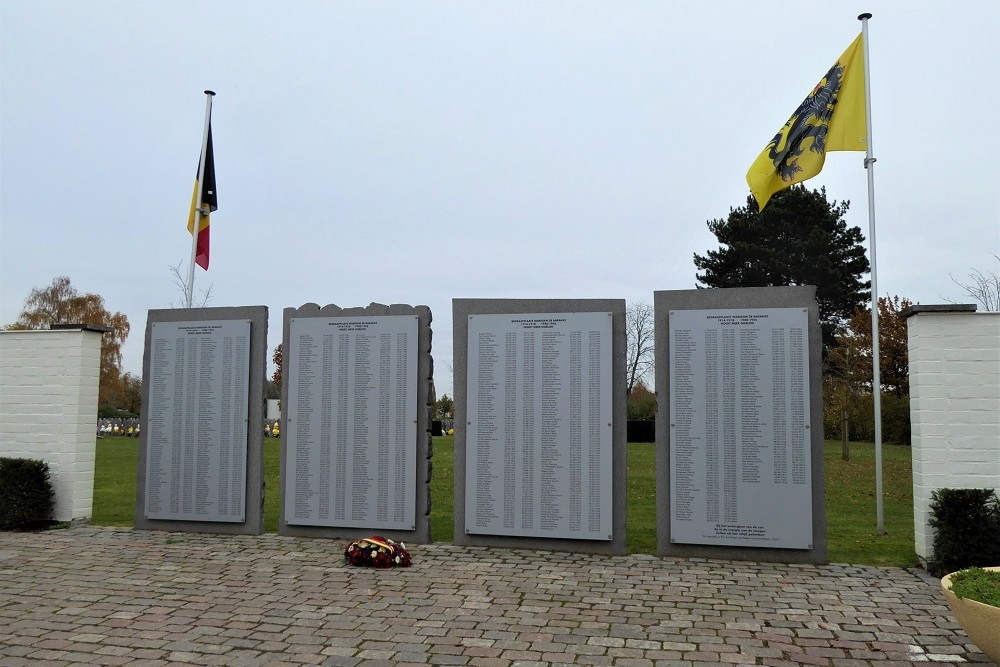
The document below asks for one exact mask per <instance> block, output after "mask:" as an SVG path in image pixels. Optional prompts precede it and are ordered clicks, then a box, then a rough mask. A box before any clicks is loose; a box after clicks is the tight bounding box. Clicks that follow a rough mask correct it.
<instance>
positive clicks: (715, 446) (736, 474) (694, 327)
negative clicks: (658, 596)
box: [654, 287, 826, 563]
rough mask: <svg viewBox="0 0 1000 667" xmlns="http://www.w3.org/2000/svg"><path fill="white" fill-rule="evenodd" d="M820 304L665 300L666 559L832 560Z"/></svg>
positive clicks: (660, 364)
mask: <svg viewBox="0 0 1000 667" xmlns="http://www.w3.org/2000/svg"><path fill="white" fill-rule="evenodd" d="M815 294H816V292H815V288H814V287H766V288H741V289H707V290H683V291H663V292H656V293H655V294H654V312H655V316H654V317H655V336H656V392H657V403H658V410H657V415H656V434H657V442H656V453H657V457H656V458H657V551H658V553H659V554H660V555H663V556H681V557H692V556H694V557H708V558H727V559H740V560H759V561H776V562H789V563H799V562H802V563H821V562H825V561H826V514H825V506H824V497H823V489H824V485H823V396H822V336H821V332H820V328H819V307H818V305H817V303H816V298H815Z"/></svg>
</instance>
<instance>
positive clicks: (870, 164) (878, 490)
mask: <svg viewBox="0 0 1000 667" xmlns="http://www.w3.org/2000/svg"><path fill="white" fill-rule="evenodd" d="M871 17H872V15H871V14H868V13H865V14H861V15H859V16H858V20H859V21H861V41H862V43H863V44H864V47H865V118H866V122H867V124H868V126H867V141H866V142H865V143H866V144H867V149H866V153H865V170H866V171H867V172H868V243H869V247H870V248H871V251H870V254H871V264H872V399H873V400H874V402H875V515H876V517H877V524H878V534H879V535H884V534H885V521H884V520H883V506H882V377H881V373H880V372H879V370H880V369H879V350H878V342H879V341H878V339H879V331H878V278H877V273H876V270H875V173H874V171H875V158H873V157H872V87H871V76H870V75H869V72H870V70H869V67H868V19H870V18H871Z"/></svg>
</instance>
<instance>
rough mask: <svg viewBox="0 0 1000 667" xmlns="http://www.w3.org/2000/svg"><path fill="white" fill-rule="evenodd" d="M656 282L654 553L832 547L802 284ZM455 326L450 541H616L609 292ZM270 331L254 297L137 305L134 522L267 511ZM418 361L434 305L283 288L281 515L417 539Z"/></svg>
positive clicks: (460, 306)
mask: <svg viewBox="0 0 1000 667" xmlns="http://www.w3.org/2000/svg"><path fill="white" fill-rule="evenodd" d="M654 297H655V301H654V307H655V337H656V389H657V396H658V405H659V410H658V412H657V429H656V432H657V434H658V436H657V437H658V441H657V443H656V455H657V470H656V473H657V474H656V478H657V519H656V527H657V535H658V541H657V551H658V553H660V554H661V555H686V556H692V555H695V556H705V557H723V558H744V559H755V560H775V561H782V562H822V561H824V560H825V558H826V544H825V513H824V507H823V481H822V480H823V476H822V434H821V429H819V428H818V425H819V424H821V423H822V422H821V415H822V395H821V382H820V366H819V364H820V333H819V325H818V307H817V305H816V300H815V290H814V288H811V287H798V288H752V289H735V290H685V291H671V292H656V293H655V295H654ZM453 331H454V341H453V344H454V360H455V366H454V373H455V374H454V387H455V513H454V515H455V537H454V541H455V543H456V544H460V545H483V546H500V547H511V548H514V547H521V548H537V549H557V550H576V551H586V552H592V553H607V554H623V553H625V550H626V544H625V523H626V521H625V520H626V478H627V476H626V472H627V444H626V407H625V405H626V396H625V354H626V349H625V348H626V341H625V302H624V300H617V299H570V300H555V299H520V300H518V299H455V300H454V301H453ZM266 340H267V309H266V308H265V307H263V306H254V307H243V308H204V309H193V310H151V311H149V318H148V321H147V326H146V347H145V355H144V360H143V393H142V403H143V405H142V407H143V409H142V415H143V417H142V419H143V424H142V428H141V429H140V453H139V464H138V475H137V479H138V484H137V491H136V513H135V526H136V527H137V528H142V529H162V530H187V531H203V532H218V533H234V534H236V533H240V534H259V533H261V532H263V498H264V475H263V454H262V452H263V435H262V433H261V429H259V428H256V426H254V427H253V428H251V427H250V425H257V424H259V423H261V421H262V419H263V415H262V406H263V396H262V392H263V385H264V372H265V359H266V352H267V350H266ZM432 382H433V361H432V358H431V313H430V310H429V309H428V308H427V307H425V306H416V307H412V306H406V305H392V306H383V305H380V304H372V305H370V306H368V307H366V308H349V309H342V308H339V307H337V306H334V305H328V306H325V307H322V308H321V307H320V306H318V305H316V304H306V305H303V306H302V307H300V308H286V309H285V311H284V317H283V383H282V413H283V417H284V419H283V424H282V431H281V472H280V480H281V482H280V485H281V486H280V498H281V511H280V514H279V525H278V531H279V533H281V534H284V535H295V536H304V537H325V538H339V537H349V538H354V537H356V536H357V535H358V534H359V533H362V532H375V533H379V534H382V535H385V536H386V537H390V538H393V539H402V540H410V541H414V542H429V541H430V540H431V531H430V480H431V472H432V466H431V463H432V458H431V457H432V452H433V449H432V441H431V436H430V430H431V421H430V416H431V414H430V410H431V407H432V406H431V403H432ZM813 424H815V425H817V428H812V425H813Z"/></svg>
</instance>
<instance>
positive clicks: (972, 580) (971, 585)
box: [941, 567, 1000, 665]
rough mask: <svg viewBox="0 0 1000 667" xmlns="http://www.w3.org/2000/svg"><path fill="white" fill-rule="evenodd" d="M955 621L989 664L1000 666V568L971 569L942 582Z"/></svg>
mask: <svg viewBox="0 0 1000 667" xmlns="http://www.w3.org/2000/svg"><path fill="white" fill-rule="evenodd" d="M941 588H942V589H943V590H944V597H945V599H946V600H947V601H948V606H949V607H951V612H952V613H953V614H954V615H955V619H956V620H957V621H958V622H959V624H960V625H961V626H962V629H963V630H965V634H967V635H969V639H971V640H972V643H973V644H975V645H976V646H978V647H979V650H980V651H982V652H983V653H985V654H986V655H987V657H989V659H990V660H992V661H993V662H995V663H997V664H998V665H1000V567H987V568H980V567H970V568H968V569H965V570H959V571H958V572H952V573H951V574H949V575H947V576H946V577H944V578H943V579H941Z"/></svg>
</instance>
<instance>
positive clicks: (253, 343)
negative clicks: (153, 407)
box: [135, 306, 267, 535]
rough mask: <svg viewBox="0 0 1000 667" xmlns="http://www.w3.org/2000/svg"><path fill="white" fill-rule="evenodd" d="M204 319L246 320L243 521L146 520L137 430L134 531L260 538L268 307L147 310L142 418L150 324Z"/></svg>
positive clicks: (142, 447) (142, 438)
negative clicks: (247, 368) (247, 364)
mask: <svg viewBox="0 0 1000 667" xmlns="http://www.w3.org/2000/svg"><path fill="white" fill-rule="evenodd" d="M206 320H250V379H249V382H250V386H249V387H248V388H247V391H248V395H247V400H248V401H249V402H250V405H249V406H248V411H247V419H249V421H250V423H249V425H248V428H247V468H246V474H247V488H246V496H245V498H246V520H245V521H244V522H243V523H228V522H224V521H181V520H173V519H170V520H163V519H147V518H146V516H145V510H146V436H147V434H148V429H147V428H145V420H143V428H142V429H141V431H140V432H139V464H138V470H137V471H136V484H135V493H136V504H135V527H136V528H137V529H142V530H171V531H180V532H192V533H221V534H225V535H260V534H261V533H263V532H264V432H263V428H264V427H263V423H264V373H265V370H266V369H267V306H239V307H232V308H175V309H169V310H150V311H149V315H148V317H147V319H146V342H145V351H144V352H143V355H142V414H143V415H148V414H149V379H150V363H151V361H150V344H151V342H152V336H153V323H154V322H202V321H206Z"/></svg>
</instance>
